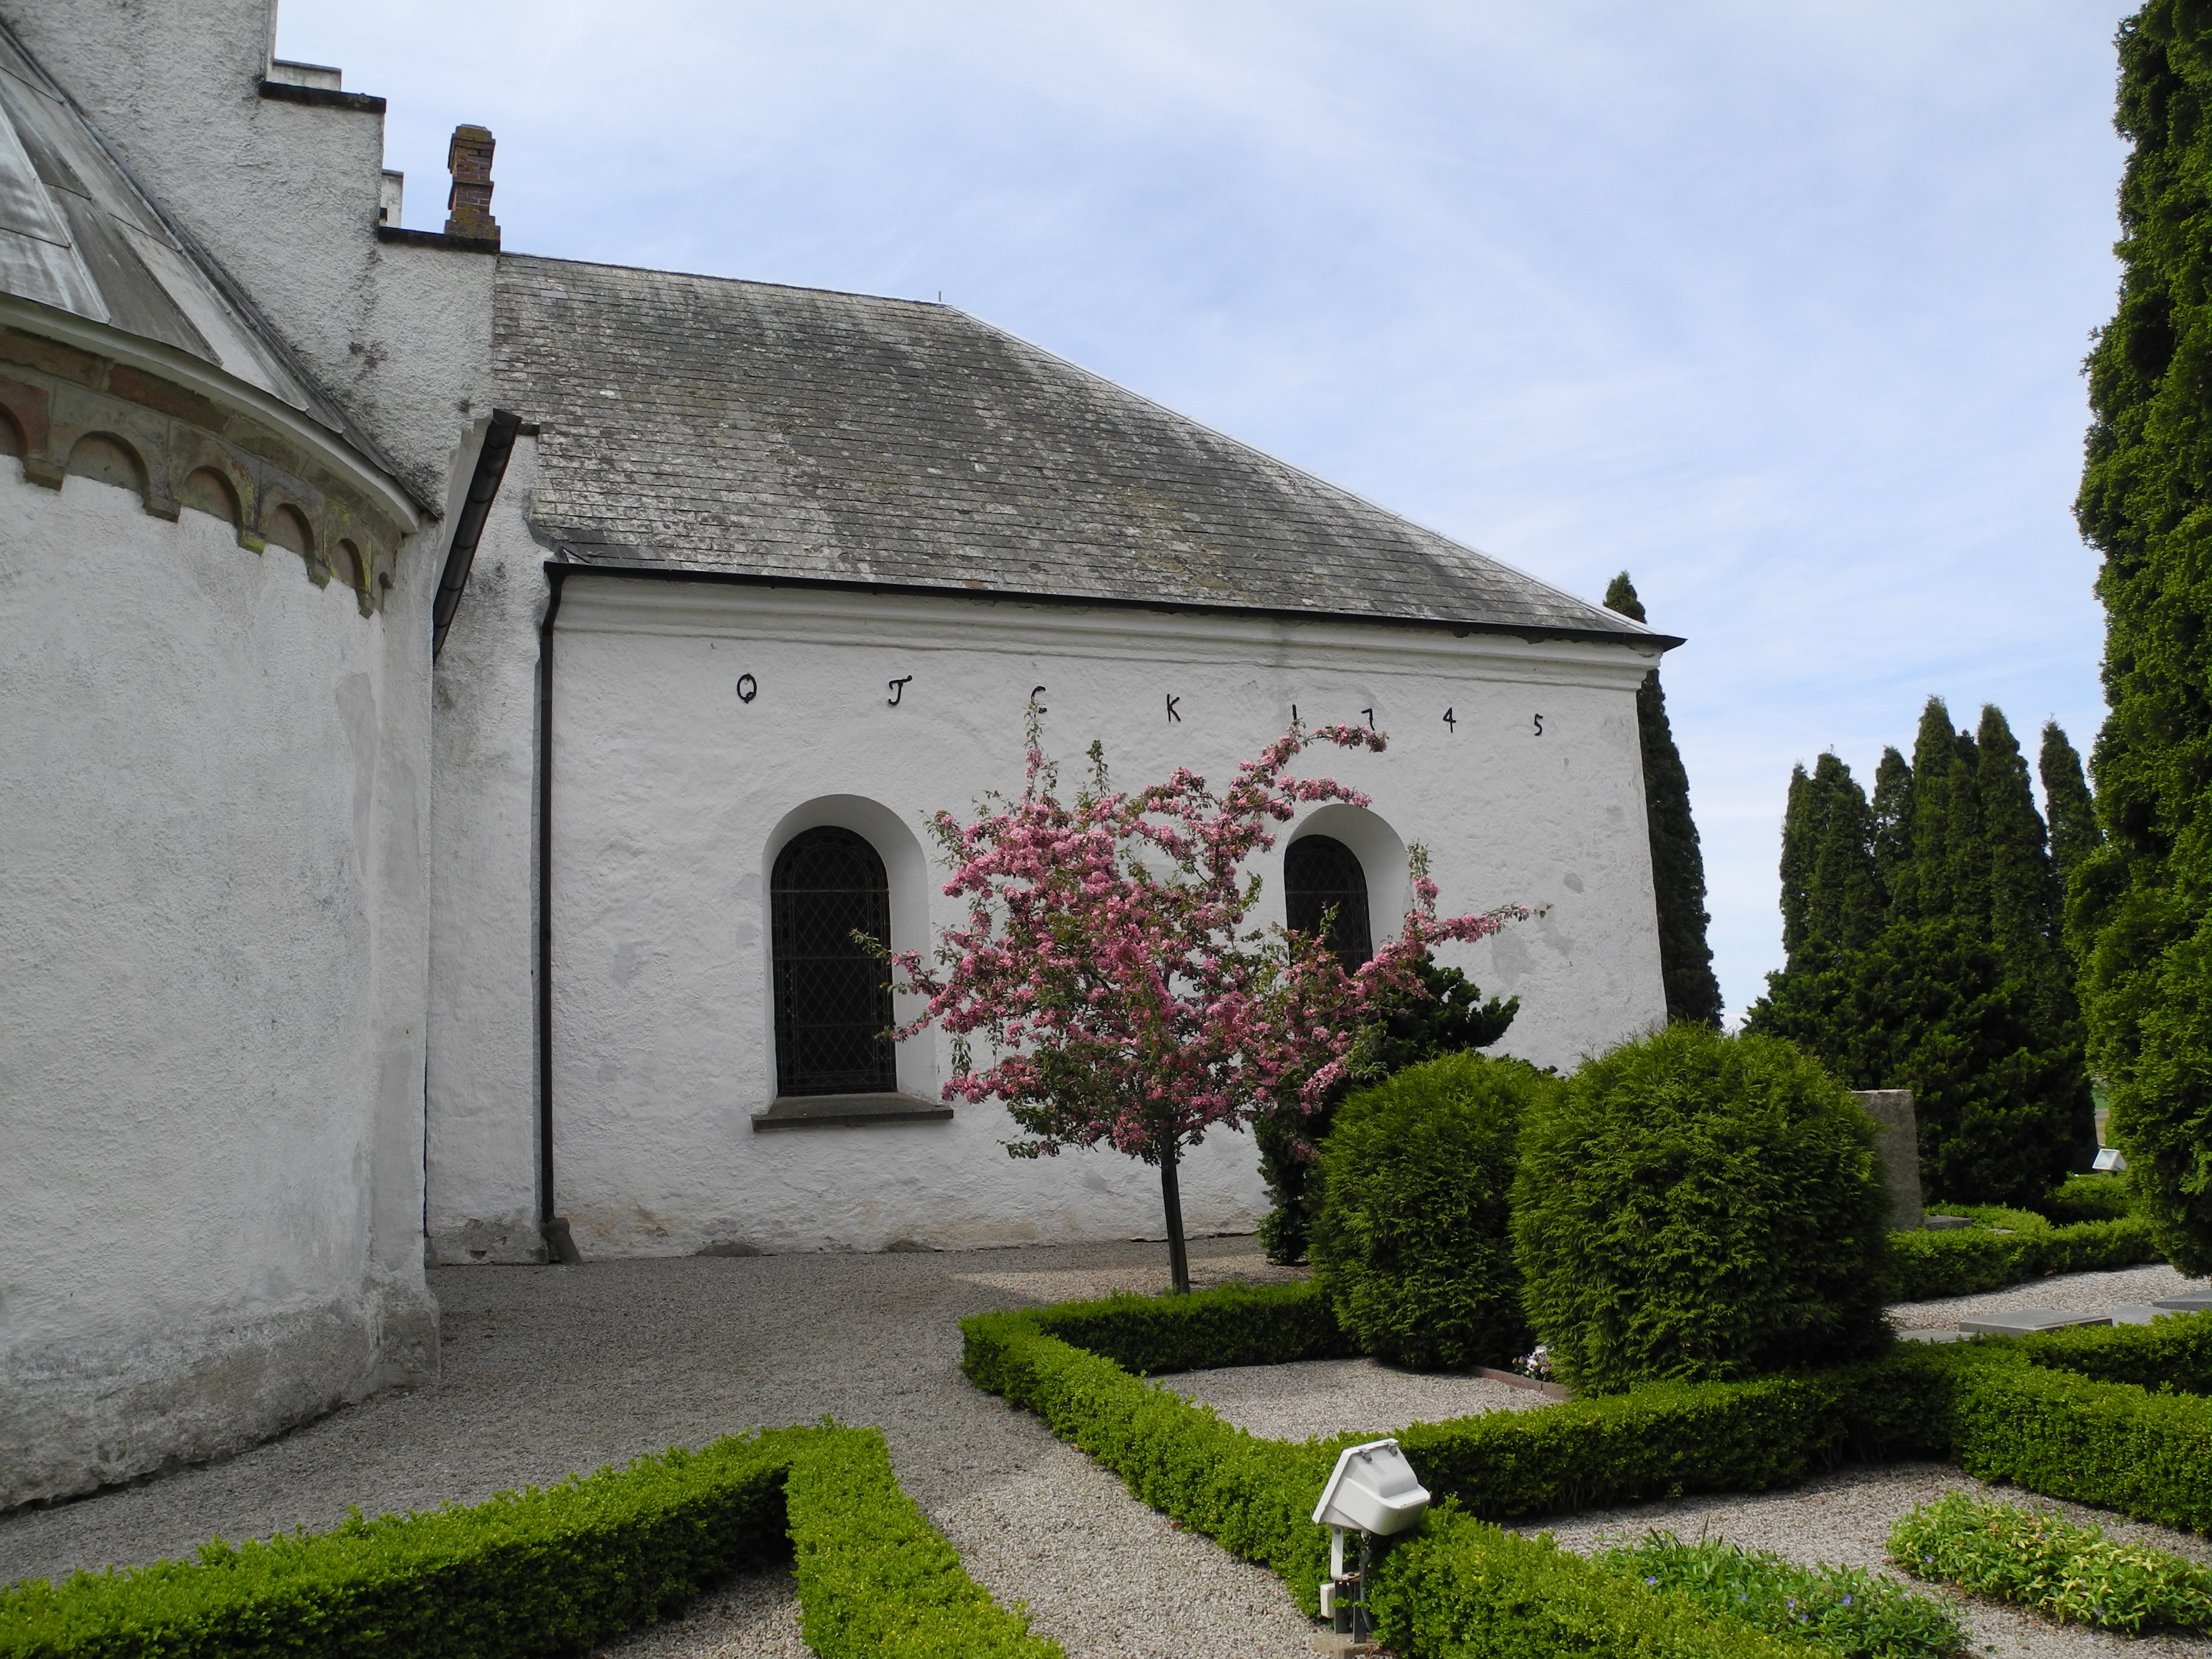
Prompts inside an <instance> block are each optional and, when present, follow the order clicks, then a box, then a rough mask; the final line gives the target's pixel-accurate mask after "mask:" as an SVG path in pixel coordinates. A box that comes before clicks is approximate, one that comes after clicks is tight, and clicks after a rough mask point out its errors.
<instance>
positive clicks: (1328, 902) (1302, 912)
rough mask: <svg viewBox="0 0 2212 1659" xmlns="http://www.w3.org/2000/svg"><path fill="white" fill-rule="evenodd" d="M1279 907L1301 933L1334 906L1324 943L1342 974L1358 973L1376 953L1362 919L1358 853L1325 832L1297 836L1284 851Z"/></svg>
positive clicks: (1363, 887) (1363, 878) (1363, 884)
mask: <svg viewBox="0 0 2212 1659" xmlns="http://www.w3.org/2000/svg"><path fill="white" fill-rule="evenodd" d="M1283 908H1284V909H1285V911H1286V912H1287V913H1288V914H1287V915H1286V917H1285V920H1286V921H1287V922H1288V923H1289V925H1290V927H1291V928H1292V929H1293V930H1294V931H1296V932H1297V933H1315V932H1316V931H1318V930H1319V928H1320V927H1321V924H1322V918H1323V917H1324V916H1326V915H1328V913H1329V911H1330V910H1331V909H1332V908H1333V909H1334V910H1335V912H1336V920H1335V921H1334V925H1333V926H1331V927H1330V928H1329V930H1328V948H1329V949H1330V950H1332V951H1335V952H1336V959H1337V960H1338V961H1339V962H1340V963H1343V964H1344V971H1345V972H1346V973H1347V974H1352V973H1357V972H1358V970H1359V969H1362V968H1364V967H1365V966H1366V965H1367V960H1368V958H1369V957H1372V956H1373V955H1374V954H1375V939H1374V934H1373V933H1372V932H1370V929H1369V927H1368V922H1367V872H1365V871H1364V870H1363V869H1361V868H1360V867H1359V859H1358V854H1355V853H1353V852H1352V849H1351V848H1349V847H1346V845H1345V844H1344V843H1343V842H1340V841H1336V840H1334V839H1332V838H1331V837H1329V836H1300V837H1299V838H1298V839H1297V840H1296V841H1294V842H1291V844H1290V846H1289V848H1286V849H1285V852H1284V854H1283Z"/></svg>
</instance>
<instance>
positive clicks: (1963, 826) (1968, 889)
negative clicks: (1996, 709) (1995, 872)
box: [1942, 731, 1990, 926]
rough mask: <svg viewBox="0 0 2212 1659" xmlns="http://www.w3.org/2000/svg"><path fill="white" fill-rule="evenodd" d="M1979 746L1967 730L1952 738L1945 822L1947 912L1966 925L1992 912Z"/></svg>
mask: <svg viewBox="0 0 2212 1659" xmlns="http://www.w3.org/2000/svg"><path fill="white" fill-rule="evenodd" d="M1981 759H1982V757H1981V747H1980V745H1979V744H1977V743H1976V742H1975V741H1974V738H1973V736H1972V733H1971V732H1963V731H1962V732H1959V733H1958V735H1957V736H1956V737H1954V738H1953V739H1952V756H1951V787H1950V789H1949V792H1948V794H1949V799H1948V802H1947V804H1946V810H1947V811H1948V817H1947V818H1946V819H1945V821H1944V826H1943V854H1942V856H1943V862H1944V890H1945V892H1946V894H1947V896H1948V900H1949V906H1950V908H1949V909H1948V912H1947V914H1948V915H1951V916H1954V917H1955V918H1956V919H1957V920H1959V921H1963V922H1966V923H1967V924H1969V925H1970V926H1972V925H1981V926H1986V925H1987V923H1988V921H1989V918H1990V844H1989V839H1988V837H1987V836H1984V834H1983V831H1982V782H1981Z"/></svg>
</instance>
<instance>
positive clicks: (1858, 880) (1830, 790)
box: [1810, 755, 1883, 951]
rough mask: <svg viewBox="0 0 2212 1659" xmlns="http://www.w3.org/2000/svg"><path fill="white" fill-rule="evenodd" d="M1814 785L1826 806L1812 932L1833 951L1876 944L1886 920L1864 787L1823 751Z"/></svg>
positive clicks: (1816, 869)
mask: <svg viewBox="0 0 2212 1659" xmlns="http://www.w3.org/2000/svg"><path fill="white" fill-rule="evenodd" d="M1813 785H1814V792H1815V793H1816V794H1818V795H1820V797H1821V798H1822V799H1823V800H1824V801H1825V803H1826V812H1825V815H1824V817H1823V821H1822V823H1821V825H1820V846H1819V850H1818V851H1817V852H1816V853H1815V854H1814V860H1813V890H1812V906H1811V909H1812V915H1811V918H1810V931H1811V933H1812V935H1813V937H1814V939H1818V940H1820V942H1821V943H1822V944H1824V945H1826V947H1827V948H1828V949H1830V950H1834V951H1859V950H1863V949H1865V948H1866V946H1868V945H1871V944H1873V943H1874V939H1875V934H1877V933H1880V932H1881V927H1882V921H1883V915H1882V906H1881V890H1880V889H1879V888H1878V887H1877V886H1876V885H1875V878H1874V822H1873V817H1872V815H1871V813H1870V812H1869V810H1868V807H1867V798H1866V792H1865V791H1864V790H1863V789H1861V788H1860V787H1859V786H1858V781H1857V779H1856V778H1854V777H1852V776H1851V769H1850V767H1848V766H1846V765H1844V763H1843V762H1842V761H1841V760H1839V759H1838V758H1837V757H1835V756H1834V755H1823V756H1821V757H1820V760H1819V762H1818V763H1815V765H1814V769H1813Z"/></svg>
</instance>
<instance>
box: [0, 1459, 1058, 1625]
mask: <svg viewBox="0 0 2212 1659" xmlns="http://www.w3.org/2000/svg"><path fill="white" fill-rule="evenodd" d="M787 1535H788V1537H789V1539H790V1541H791V1545H792V1547H793V1549H794V1550H795V1552H796V1554H797V1564H798V1576H799V1596H800V1601H801V1603H802V1606H803V1607H804V1609H805V1634H806V1639H807V1641H808V1642H809V1643H810V1644H811V1645H812V1646H813V1647H814V1649H815V1650H816V1651H817V1652H818V1653H820V1654H822V1655H823V1656H825V1659H848V1656H849V1659H859V1656H861V1655H864V1654H865V1655H871V1656H872V1655H876V1654H897V1655H899V1656H902V1659H940V1656H941V1659H954V1656H958V1655H963V1654H983V1655H988V1656H994V1659H996V1656H1001V1655H1003V1656H1008V1659H1016V1656H1018V1659H1050V1656H1054V1655H1057V1654H1058V1653H1059V1652H1060V1649H1059V1647H1058V1646H1057V1644H1054V1643H1051V1642H1048V1641H1045V1640H1043V1639H1042V1638H1036V1637H1031V1636H1029V1635H1027V1634H1026V1633H1025V1629H1026V1626H1025V1625H1024V1621H1023V1620H1020V1619H1019V1618H1018V1617H1017V1616H1016V1615H1014V1614H1012V1613H1006V1612H1004V1611H1002V1610H1000V1608H998V1607H994V1606H993V1605H992V1604H991V1602H990V1601H989V1598H988V1597H987V1596H986V1595H984V1594H983V1592H982V1591H981V1590H980V1589H977V1588H976V1587H975V1583H973V1582H972V1581H971V1580H969V1577H968V1576H967V1574H966V1573H965V1572H963V1571H961V1568H960V1564H959V1560H958V1558H957V1556H955V1555H954V1554H953V1553H952V1551H951V1547H949V1546H947V1545H946V1544H945V1542H944V1541H943V1540H941V1539H939V1538H938V1537H937V1536H936V1535H935V1534H933V1533H932V1532H931V1531H930V1530H929V1527H928V1523H927V1521H925V1520H924V1519H923V1518H922V1516H921V1511H920V1510H918V1509H916V1508H915V1505H914V1504H913V1503H912V1501H911V1500H910V1499H908V1498H906V1496H905V1495H904V1494H903V1493H902V1492H900V1491H899V1490H898V1484H897V1481H896V1478H895V1477H894V1476H893V1474H892V1473H891V1467H890V1454H889V1452H888V1450H887V1449H886V1448H885V1446H884V1440H883V1437H882V1435H881V1434H880V1433H879V1432H878V1431H875V1430H873V1429H867V1430H854V1429H841V1428H837V1427H836V1426H834V1425H823V1427H821V1428H818V1429H781V1430H774V1431H768V1432H764V1433H762V1434H758V1435H755V1436H750V1437H728V1438H725V1439H721V1440H718V1441H716V1442H714V1443H713V1444H712V1445H709V1446H707V1447H705V1448H703V1449H701V1450H698V1451H684V1450H681V1449H671V1450H670V1451H668V1452H665V1453H664V1454H662V1455H659V1456H655V1457H641V1458H639V1459H638V1460H637V1461H636V1462H633V1463H632V1464H630V1465H629V1468H625V1469H620V1470H617V1469H611V1468H610V1469H602V1470H600V1471H599V1473H598V1474H592V1475H584V1476H573V1475H572V1476H571V1477H570V1478H569V1479H568V1480H564V1481H562V1482H561V1483H560V1484H559V1485H558V1486H546V1487H535V1486H533V1487H531V1488H529V1489H528V1490H526V1491H524V1492H507V1493H502V1494H501V1496H499V1497H497V1498H492V1499H491V1500H490V1501H489V1502H488V1503H483V1504H475V1505H472V1506H471V1507H468V1508H459V1507H453V1506H449V1507H447V1508H445V1509H442V1510H432V1511H429V1512H427V1513H422V1514H417V1515H410V1516H380V1517H379V1518H378V1519H376V1520H374V1521H370V1520H365V1519H363V1518H362V1516H360V1515H358V1514H356V1515H355V1516H354V1517H353V1518H352V1519H351V1520H349V1521H348V1522H346V1523H345V1524H344V1525H343V1526H341V1527H338V1528H336V1529H334V1530H332V1531H330V1532H325V1533H314V1534H308V1533H298V1534H290V1535H287V1536H279V1537H276V1538H272V1539H270V1540H269V1541H266V1542H253V1543H247V1544H245V1545H242V1546H238V1547H233V1546H231V1545H228V1544H225V1543H223V1542H222V1541H221V1540H217V1541H215V1542H213V1543H210V1544H209V1545H207V1546H205V1547H204V1548H203V1549H202V1550H201V1551H200V1559H198V1560H197V1562H185V1561H164V1562H161V1563H159V1564H157V1565H154V1566H150V1567H144V1568H140V1569H137V1570H136V1571H108V1572H104V1573H78V1574H76V1575H75V1576H74V1577H70V1578H68V1579H65V1580H64V1581H63V1582H62V1583H58V1584H55V1583H48V1582H47V1581H46V1580H44V1579H33V1580H31V1581H28V1582H27V1583H22V1584H19V1585H16V1586H15V1587H14V1588H13V1589H8V1590H6V1591H4V1592H0V1656H5V1659H202V1656H205V1659H217V1656H222V1659H242V1656H275V1655H280V1654H281V1655H289V1656H295V1659H296V1656H301V1655H307V1654H314V1655H332V1656H337V1655H343V1656H346V1659H386V1656H389V1659H416V1656H441V1655H451V1656H455V1659H459V1656H469V1659H509V1656H512V1659H522V1656H534V1655H554V1654H568V1653H572V1652H574V1651H575V1650H577V1649H578V1648H580V1647H583V1646H586V1645H587V1644H591V1643H593V1642H596V1641H599V1640H600V1639H602V1638H605V1637H607V1636H611V1635H613V1634H614V1633H616V1632H620V1631H624V1630H629V1629H631V1628H634V1627H635V1626H639V1625H644V1624H650V1623H652V1622H653V1620H656V1619H658V1618H659V1616H660V1615H661V1614H662V1613H665V1612H666V1611H667V1610H669V1609H670V1608H671V1607H674V1606H676V1605H677V1604H678V1603H680V1602H682V1601H687V1600H689V1599H690V1597H692V1596H694V1595H697V1594H698V1593H699V1592H700V1591H701V1590H702V1589H705V1588H706V1587H707V1586H708V1584H709V1583H712V1582H713V1581H714V1579H716V1578H718V1577H721V1576H723V1575H725V1574H726V1573H728V1572H730V1571H733V1570H735V1569H736V1568H738V1567H741V1566H744V1565H748V1564H749V1563H751V1562H754V1561H757V1560H759V1559H762V1558H763V1557H764V1556H769V1555H772V1554H775V1553H780V1552H781V1549H782V1547H783V1546H784V1540H785V1538H786V1536H787ZM888 1632H896V1633H897V1640H896V1642H892V1641H890V1640H888V1639H887V1633H888Z"/></svg>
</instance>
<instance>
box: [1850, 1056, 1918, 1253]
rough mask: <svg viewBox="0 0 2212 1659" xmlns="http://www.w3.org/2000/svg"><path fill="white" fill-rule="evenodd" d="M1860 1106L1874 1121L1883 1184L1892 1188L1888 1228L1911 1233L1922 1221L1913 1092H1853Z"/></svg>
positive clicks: (1890, 1190) (1862, 1090) (1875, 1090)
mask: <svg viewBox="0 0 2212 1659" xmlns="http://www.w3.org/2000/svg"><path fill="white" fill-rule="evenodd" d="M1851 1092H1852V1093H1853V1094H1855V1095H1857V1097H1858V1102H1859V1104H1860V1105H1862V1106H1863V1107H1865V1108H1866V1115H1868V1116H1869V1117H1870V1118H1872V1119H1873V1120H1874V1121H1875V1129H1876V1130H1878V1131H1879V1133H1877V1134H1876V1135H1875V1141H1874V1149H1875V1156H1876V1157H1877V1158H1880V1160H1881V1183H1882V1185H1883V1186H1885V1187H1887V1188H1889V1225H1890V1231H1893V1232H1911V1231H1915V1230H1917V1228H1918V1227H1919V1225H1920V1222H1921V1212H1920V1126H1919V1121H1918V1120H1917V1118H1915V1117H1914V1116H1913V1115H1912V1091H1911V1090H1910V1089H1854V1090H1852V1091H1851Z"/></svg>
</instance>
